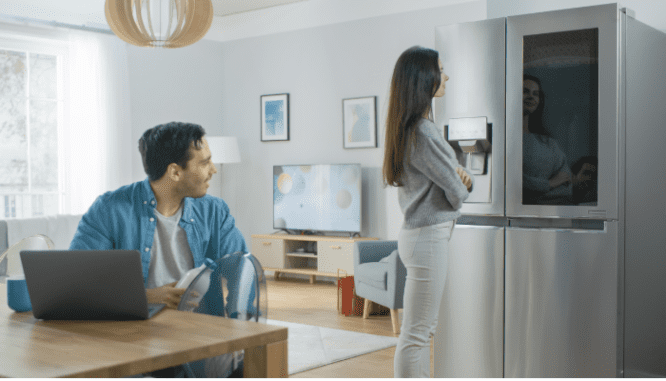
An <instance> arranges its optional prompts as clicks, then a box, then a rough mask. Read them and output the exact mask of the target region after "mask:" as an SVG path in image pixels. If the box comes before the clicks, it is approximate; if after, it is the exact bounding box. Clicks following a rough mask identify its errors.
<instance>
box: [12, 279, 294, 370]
mask: <svg viewBox="0 0 666 381" xmlns="http://www.w3.org/2000/svg"><path fill="white" fill-rule="evenodd" d="M0 282H4V280H0ZM241 349H244V350H245V359H244V364H245V366H244V369H245V370H244V372H245V373H244V375H245V377H253V378H254V377H287V376H288V373H287V370H288V369H287V328H285V327H276V326H270V325H266V324H260V323H253V322H246V321H239V320H235V319H225V318H220V317H217V316H210V315H203V314H196V313H192V312H183V311H176V310H170V309H165V310H162V311H161V312H159V313H158V314H157V315H155V316H153V317H152V318H151V319H148V320H139V321H44V320H37V319H35V318H34V317H33V316H32V312H23V313H16V312H14V311H13V310H12V309H10V308H9V307H8V306H7V289H6V284H4V283H0V377H21V378H28V377H39V378H51V377H125V376H131V375H136V374H140V373H145V372H150V371H154V370H159V369H164V368H168V367H170V366H175V365H179V364H183V363H186V362H190V361H195V360H200V359H204V358H208V357H213V356H218V355H221V354H224V353H231V352H234V351H237V350H241Z"/></svg>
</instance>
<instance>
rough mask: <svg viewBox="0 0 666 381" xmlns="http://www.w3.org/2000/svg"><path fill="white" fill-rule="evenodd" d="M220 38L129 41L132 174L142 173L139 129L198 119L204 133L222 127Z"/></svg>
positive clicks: (137, 177)
mask: <svg viewBox="0 0 666 381" xmlns="http://www.w3.org/2000/svg"><path fill="white" fill-rule="evenodd" d="M222 52H223V50H222V44H220V43H218V42H210V41H199V42H198V43H196V44H194V45H191V46H187V47H184V48H180V49H153V48H139V47H136V46H133V45H128V48H127V59H128V67H129V80H130V99H131V100H132V104H131V120H132V138H131V140H132V145H131V147H128V151H127V154H128V155H131V157H132V169H131V171H132V179H133V181H139V180H143V179H145V178H146V174H145V172H144V170H143V165H142V164H141V156H140V154H139V150H138V148H137V147H138V141H139V138H140V137H141V135H142V134H143V132H144V131H146V130H147V129H149V128H152V127H154V126H156V125H158V124H162V123H168V122H172V121H180V122H191V123H197V124H201V125H202V126H203V127H204V128H205V129H206V132H207V133H208V134H209V135H218V134H220V133H221V132H222V115H223V113H224V110H225V106H224V103H223V87H224V86H223V83H222V62H221V60H220V57H222Z"/></svg>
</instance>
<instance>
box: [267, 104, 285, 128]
mask: <svg viewBox="0 0 666 381" xmlns="http://www.w3.org/2000/svg"><path fill="white" fill-rule="evenodd" d="M265 115H266V135H269V136H273V135H282V134H284V101H282V100H279V101H268V102H266V110H265Z"/></svg>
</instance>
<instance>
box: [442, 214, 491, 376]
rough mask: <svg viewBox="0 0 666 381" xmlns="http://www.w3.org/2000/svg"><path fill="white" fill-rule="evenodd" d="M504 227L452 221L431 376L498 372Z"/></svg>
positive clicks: (486, 374)
mask: <svg viewBox="0 0 666 381" xmlns="http://www.w3.org/2000/svg"><path fill="white" fill-rule="evenodd" d="M503 264H504V227H489V226H469V225H467V226H466V225H456V227H455V229H454V232H453V235H452V237H451V241H450V245H449V260H448V269H447V276H446V285H445V288H444V296H443V298H442V303H441V305H440V310H439V324H438V326H437V331H436V333H435V338H434V351H435V353H434V359H435V360H434V364H435V377H438V378H439V377H455V378H458V377H502V362H503V338H504V332H503V329H504V325H503V324H504V266H503Z"/></svg>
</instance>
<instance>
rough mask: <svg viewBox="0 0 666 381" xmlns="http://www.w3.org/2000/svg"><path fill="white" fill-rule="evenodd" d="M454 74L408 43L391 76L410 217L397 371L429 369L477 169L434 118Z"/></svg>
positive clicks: (395, 161) (387, 171)
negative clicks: (457, 233)
mask: <svg viewBox="0 0 666 381" xmlns="http://www.w3.org/2000/svg"><path fill="white" fill-rule="evenodd" d="M448 79H449V77H448V76H446V74H444V72H443V71H442V64H441V62H440V60H439V55H438V53H437V52H436V51H435V50H432V49H426V48H422V47H418V46H415V47H412V48H410V49H407V50H406V51H405V52H404V53H402V55H401V56H400V58H398V62H397V63H396V65H395V69H394V71H393V78H392V80H391V94H390V98H389V110H388V117H387V119H386V144H385V155H384V168H383V177H384V182H385V184H388V185H392V186H396V187H399V188H398V201H399V203H400V208H401V209H402V212H403V213H404V215H405V220H404V223H403V225H402V228H401V230H400V234H399V237H398V254H399V256H400V259H401V260H402V262H403V263H404V264H405V268H406V269H407V280H406V282H405V294H404V298H403V301H404V305H403V321H402V328H401V332H400V338H399V339H398V346H397V348H396V352H395V362H394V375H395V377H430V337H431V336H432V335H434V333H435V328H436V327H437V316H438V314H439V305H440V302H441V299H442V294H443V292H444V281H445V280H446V269H447V257H448V243H449V239H450V238H451V233H452V231H453V227H454V225H455V220H456V218H458V216H460V212H459V209H460V208H461V207H462V203H463V201H464V200H465V199H467V197H468V196H469V190H470V189H471V187H472V177H471V176H470V175H469V174H468V173H467V172H465V171H464V170H463V169H462V168H461V167H460V166H459V165H458V162H457V160H456V155H455V152H454V151H453V149H452V148H451V146H450V145H449V144H448V142H446V141H445V140H444V138H443V136H442V131H441V130H440V129H438V128H437V127H436V126H435V124H434V123H433V122H432V110H431V104H432V99H433V97H441V96H442V95H444V88H445V85H444V84H445V82H446V81H447V80H448Z"/></svg>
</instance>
